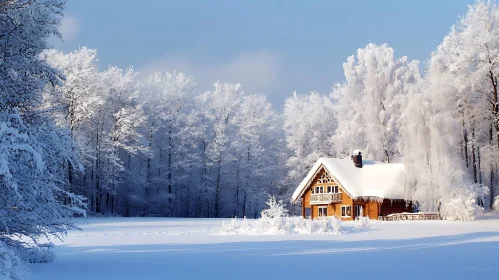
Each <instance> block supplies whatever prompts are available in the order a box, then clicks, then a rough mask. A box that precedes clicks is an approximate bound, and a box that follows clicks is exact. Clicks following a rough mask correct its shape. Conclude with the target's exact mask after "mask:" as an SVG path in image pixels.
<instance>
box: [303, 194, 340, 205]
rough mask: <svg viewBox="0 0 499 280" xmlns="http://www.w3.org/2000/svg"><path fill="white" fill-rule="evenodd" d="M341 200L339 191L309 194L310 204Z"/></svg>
mask: <svg viewBox="0 0 499 280" xmlns="http://www.w3.org/2000/svg"><path fill="white" fill-rule="evenodd" d="M334 202H341V193H313V194H311V195H310V204H330V203H334Z"/></svg>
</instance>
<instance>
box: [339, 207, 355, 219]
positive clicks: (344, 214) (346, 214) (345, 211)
mask: <svg viewBox="0 0 499 280" xmlns="http://www.w3.org/2000/svg"><path fill="white" fill-rule="evenodd" d="M351 211H352V206H350V205H348V206H341V216H342V217H350V216H352V212H351Z"/></svg>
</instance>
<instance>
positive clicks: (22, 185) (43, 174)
mask: <svg viewBox="0 0 499 280" xmlns="http://www.w3.org/2000/svg"><path fill="white" fill-rule="evenodd" d="M63 7H64V1H59V0H30V1H23V0H10V1H0V61H2V63H1V67H0V80H1V81H0V217H1V218H0V220H1V223H0V273H1V275H0V276H2V277H9V278H11V279H23V278H24V276H26V275H25V270H24V269H23V268H21V267H20V266H21V265H22V264H21V262H20V261H19V259H18V258H17V257H16V255H18V256H21V258H22V259H23V260H33V261H43V260H44V259H40V258H42V257H43V256H41V255H39V252H40V251H39V250H38V249H39V248H40V247H41V244H40V243H41V238H42V237H51V236H52V237H59V238H62V237H63V236H64V235H65V233H66V231H67V230H68V229H73V228H75V225H74V222H73V221H72V220H71V218H72V217H73V216H74V215H77V214H84V213H85V212H84V210H83V209H84V206H85V205H84V204H83V198H82V197H80V196H76V195H74V194H72V193H71V192H69V191H68V187H67V183H66V181H65V178H66V176H65V174H66V173H65V172H63V170H64V169H63V168H61V166H64V163H67V162H73V163H74V164H76V165H77V162H76V161H77V159H78V158H77V157H75V155H74V154H73V153H72V152H71V148H72V147H73V142H72V140H71V138H70V137H69V133H68V132H67V131H66V130H65V129H64V128H59V127H58V126H57V125H56V124H55V121H54V120H53V119H52V118H51V116H50V114H46V112H45V111H43V110H42V108H41V106H40V104H41V100H42V95H41V91H42V89H43V88H44V87H45V86H46V85H47V84H59V83H60V79H59V77H60V75H59V73H58V71H57V70H56V69H54V68H52V67H51V66H49V64H47V63H46V61H45V60H44V59H43V57H40V54H41V52H42V51H43V50H44V49H45V48H46V47H47V42H46V40H47V38H48V37H49V36H50V35H52V34H56V35H57V34H58V33H57V27H58V24H59V22H60V20H61V15H62V10H63ZM45 248H47V247H45ZM45 260H46V259H45Z"/></svg>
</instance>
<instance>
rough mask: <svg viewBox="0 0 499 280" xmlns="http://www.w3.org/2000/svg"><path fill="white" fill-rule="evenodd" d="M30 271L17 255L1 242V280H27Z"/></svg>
mask: <svg viewBox="0 0 499 280" xmlns="http://www.w3.org/2000/svg"><path fill="white" fill-rule="evenodd" d="M28 275H29V270H28V267H27V266H26V264H25V263H24V262H23V261H22V260H21V259H20V258H19V257H18V256H17V255H16V253H15V252H14V251H13V250H12V249H10V248H9V247H7V246H6V245H5V243H3V242H2V241H0V279H1V280H3V279H5V280H7V279H27V278H28Z"/></svg>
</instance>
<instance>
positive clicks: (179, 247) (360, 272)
mask: <svg viewBox="0 0 499 280" xmlns="http://www.w3.org/2000/svg"><path fill="white" fill-rule="evenodd" d="M222 221H223V220H222V219H175V218H170V219H167V218H91V219H89V220H88V223H86V224H82V227H83V231H82V232H77V231H72V232H70V233H69V237H68V238H67V240H66V242H64V243H62V242H57V243H58V244H57V245H56V252H57V255H58V256H57V258H56V260H55V261H54V262H53V263H48V264H34V265H32V266H31V268H32V277H33V279H35V280H45V279H50V280H57V279H72V280H78V279H85V280H87V279H94V280H96V279H122V280H126V279H298V278H302V277H303V278H305V277H311V276H312V275H313V276H314V277H316V278H331V277H334V278H338V279H351V278H352V277H353V276H355V278H364V277H371V278H375V279H381V278H382V279H475V278H476V277H478V276H480V277H481V278H483V279H496V277H497V275H498V273H499V267H498V266H497V264H498V263H499V254H497V252H498V251H499V216H497V214H496V216H488V217H486V218H484V219H481V220H477V221H470V222H450V221H403V222H378V221H372V222H371V229H370V230H367V231H361V232H351V233H348V234H339V235H334V234H284V235H216V234H214V233H213V230H214V229H215V228H220V227H221V225H222ZM249 222H250V223H251V222H254V221H251V220H250V221H249ZM345 223H346V224H347V223H349V222H345Z"/></svg>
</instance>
